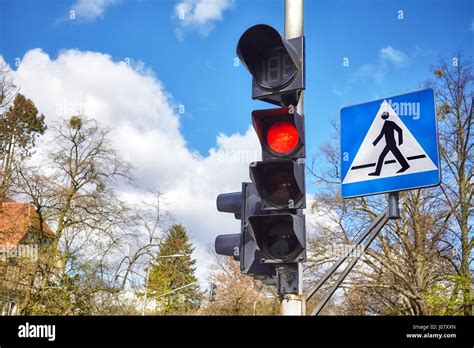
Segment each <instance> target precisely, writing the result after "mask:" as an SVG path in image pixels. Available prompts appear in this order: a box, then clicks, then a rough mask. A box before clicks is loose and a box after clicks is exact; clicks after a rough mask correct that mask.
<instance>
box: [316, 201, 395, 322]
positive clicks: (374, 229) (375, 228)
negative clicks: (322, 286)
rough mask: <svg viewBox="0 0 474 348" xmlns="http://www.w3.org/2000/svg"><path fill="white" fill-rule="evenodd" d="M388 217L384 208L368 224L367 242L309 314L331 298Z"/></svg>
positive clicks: (319, 309)
mask: <svg viewBox="0 0 474 348" xmlns="http://www.w3.org/2000/svg"><path fill="white" fill-rule="evenodd" d="M388 219H389V216H388V214H387V211H386V210H384V211H383V212H382V213H381V214H379V216H378V218H377V219H376V220H377V223H376V224H375V226H372V225H371V226H370V227H372V228H370V227H369V230H370V235H369V237H368V238H367V242H365V243H363V244H362V251H361V252H360V253H358V254H357V256H355V257H354V258H353V259H352V260H351V262H350V263H349V264H348V265H347V267H346V268H345V269H344V271H343V272H342V273H341V275H340V276H339V278H337V280H336V282H335V283H334V284H333V286H332V287H331V289H329V291H328V292H327V293H326V295H324V297H323V299H322V300H321V301H320V302H319V303H318V305H317V306H316V308H315V309H314V310H313V312H312V313H311V315H318V314H319V313H320V312H321V310H322V309H323V307H324V306H325V305H326V303H327V302H328V301H329V299H330V298H331V296H332V295H333V294H334V292H336V290H337V288H338V287H339V285H341V283H342V282H343V281H344V279H346V277H347V275H348V274H349V272H350V271H351V270H352V269H353V268H354V266H355V264H356V263H357V261H359V259H360V258H361V257H362V255H363V254H364V253H365V251H366V250H367V248H368V247H369V245H370V243H372V241H373V240H374V239H375V237H376V236H377V234H378V233H379V232H380V230H381V229H382V228H383V227H384V225H385V223H386V222H387V221H388Z"/></svg>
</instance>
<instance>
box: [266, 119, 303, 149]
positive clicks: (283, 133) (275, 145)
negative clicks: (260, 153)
mask: <svg viewBox="0 0 474 348" xmlns="http://www.w3.org/2000/svg"><path fill="white" fill-rule="evenodd" d="M298 141H299V135H298V130H297V129H296V127H295V125H294V124H292V123H290V122H287V121H280V122H277V123H275V124H273V125H272V126H271V127H270V129H269V130H268V132H267V145H268V147H269V148H270V149H271V150H272V151H273V152H276V153H279V154H286V153H289V152H292V151H293V150H294V149H295V148H296V146H297V145H298Z"/></svg>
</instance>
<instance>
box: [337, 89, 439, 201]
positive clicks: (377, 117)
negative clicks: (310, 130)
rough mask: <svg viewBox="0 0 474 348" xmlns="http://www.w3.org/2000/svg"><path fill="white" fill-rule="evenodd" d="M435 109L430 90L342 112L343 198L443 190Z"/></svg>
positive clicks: (350, 108) (354, 107)
mask: <svg viewBox="0 0 474 348" xmlns="http://www.w3.org/2000/svg"><path fill="white" fill-rule="evenodd" d="M435 110H436V106H435V98H434V92H433V90H432V89H425V90H422V91H417V92H413V93H408V94H402V95H398V96H393V97H388V98H384V99H379V100H375V101H372V102H369V103H364V104H359V105H354V106H348V107H345V108H342V110H341V175H342V179H341V181H342V182H341V184H342V185H341V186H342V196H343V197H344V198H350V197H358V196H366V195H373V194H378V193H385V192H392V191H402V190H410V189H415V188H420V187H429V186H436V185H439V183H440V182H441V170H440V161H439V151H438V128H437V121H436V111H435Z"/></svg>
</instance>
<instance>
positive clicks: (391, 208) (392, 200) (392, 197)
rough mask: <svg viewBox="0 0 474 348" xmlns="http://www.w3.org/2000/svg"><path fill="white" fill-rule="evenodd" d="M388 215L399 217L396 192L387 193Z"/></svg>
mask: <svg viewBox="0 0 474 348" xmlns="http://www.w3.org/2000/svg"><path fill="white" fill-rule="evenodd" d="M388 217H389V218H390V219H400V206H399V199H398V192H390V193H389V194H388Z"/></svg>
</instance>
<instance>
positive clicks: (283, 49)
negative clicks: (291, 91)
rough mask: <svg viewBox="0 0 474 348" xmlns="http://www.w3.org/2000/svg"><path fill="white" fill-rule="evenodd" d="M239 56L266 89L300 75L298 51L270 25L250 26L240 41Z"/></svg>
mask: <svg viewBox="0 0 474 348" xmlns="http://www.w3.org/2000/svg"><path fill="white" fill-rule="evenodd" d="M237 56H238V57H239V58H240V60H241V61H242V63H243V64H244V65H245V67H246V68H247V69H248V71H249V72H250V73H251V74H252V76H253V77H254V79H255V81H256V83H257V84H258V85H260V86H261V87H263V88H266V89H279V88H282V87H285V86H286V85H288V84H289V83H290V82H291V81H292V80H293V79H294V78H295V76H296V75H297V73H298V70H299V68H300V65H301V62H300V61H299V58H298V52H297V50H296V49H295V48H294V47H293V46H292V45H291V44H290V43H289V42H288V40H286V39H285V38H284V37H282V36H281V35H280V34H279V33H278V32H277V31H276V30H275V29H274V28H272V27H271V26H269V25H265V24H259V25H255V26H253V27H251V28H249V29H248V30H247V31H245V33H244V34H243V35H242V36H241V37H240V40H239V43H238V44H237Z"/></svg>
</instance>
